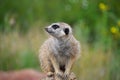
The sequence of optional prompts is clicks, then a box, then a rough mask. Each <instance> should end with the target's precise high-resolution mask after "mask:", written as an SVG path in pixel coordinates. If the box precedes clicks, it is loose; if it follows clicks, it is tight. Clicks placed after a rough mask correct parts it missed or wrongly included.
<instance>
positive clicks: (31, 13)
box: [0, 0, 120, 80]
mask: <svg viewBox="0 0 120 80" xmlns="http://www.w3.org/2000/svg"><path fill="white" fill-rule="evenodd" d="M53 22H66V23H68V24H70V25H71V26H72V28H73V33H74V36H75V37H76V38H77V39H78V40H79V41H80V42H81V47H82V53H81V58H80V59H79V60H78V61H76V63H75V65H74V67H73V69H72V71H73V72H75V74H76V75H77V77H78V80H120V0H0V70H3V71H8V70H19V69H25V68H33V69H36V70H39V71H41V68H40V62H39V59H38V51H39V48H40V46H41V44H42V43H43V42H44V40H45V39H47V36H46V34H45V32H44V27H45V26H47V25H49V24H51V23H53Z"/></svg>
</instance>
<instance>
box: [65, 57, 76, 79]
mask: <svg viewBox="0 0 120 80" xmlns="http://www.w3.org/2000/svg"><path fill="white" fill-rule="evenodd" d="M74 62H75V58H70V60H68V62H67V64H66V66H65V72H64V76H65V77H66V78H68V77H69V74H70V70H71V68H72V65H73V63H74Z"/></svg>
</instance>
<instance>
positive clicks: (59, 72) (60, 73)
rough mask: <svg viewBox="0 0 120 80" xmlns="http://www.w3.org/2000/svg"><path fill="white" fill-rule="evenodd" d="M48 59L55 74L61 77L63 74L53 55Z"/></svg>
mask: <svg viewBox="0 0 120 80" xmlns="http://www.w3.org/2000/svg"><path fill="white" fill-rule="evenodd" d="M50 59H51V62H52V65H53V68H54V70H55V75H56V76H58V77H62V76H63V72H62V71H61V70H60V66H59V64H58V62H57V60H56V58H55V56H51V58H50Z"/></svg>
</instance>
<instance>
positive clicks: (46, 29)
mask: <svg viewBox="0 0 120 80" xmlns="http://www.w3.org/2000/svg"><path fill="white" fill-rule="evenodd" d="M45 31H46V32H48V33H53V31H52V29H51V28H45Z"/></svg>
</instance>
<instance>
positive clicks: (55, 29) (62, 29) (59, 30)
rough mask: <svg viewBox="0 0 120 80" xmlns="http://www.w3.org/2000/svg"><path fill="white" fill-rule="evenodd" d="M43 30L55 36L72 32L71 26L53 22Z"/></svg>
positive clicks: (67, 34) (59, 36)
mask: <svg viewBox="0 0 120 80" xmlns="http://www.w3.org/2000/svg"><path fill="white" fill-rule="evenodd" d="M45 30H46V31H47V32H48V33H49V34H50V35H52V36H53V37H55V38H62V37H68V36H70V35H71V34H72V28H71V27H70V26H69V25H68V24H66V23H63V22H61V23H53V24H51V25H50V26H48V27H46V28H45Z"/></svg>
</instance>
